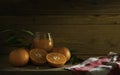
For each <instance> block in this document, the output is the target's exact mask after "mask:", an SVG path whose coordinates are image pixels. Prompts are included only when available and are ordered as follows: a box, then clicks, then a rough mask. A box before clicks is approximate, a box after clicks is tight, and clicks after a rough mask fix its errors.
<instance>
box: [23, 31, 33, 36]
mask: <svg viewBox="0 0 120 75" xmlns="http://www.w3.org/2000/svg"><path fill="white" fill-rule="evenodd" d="M21 31H22V32H25V33H27V34H29V35H31V36H34V33H33V32H31V31H28V30H25V29H22V30H21Z"/></svg>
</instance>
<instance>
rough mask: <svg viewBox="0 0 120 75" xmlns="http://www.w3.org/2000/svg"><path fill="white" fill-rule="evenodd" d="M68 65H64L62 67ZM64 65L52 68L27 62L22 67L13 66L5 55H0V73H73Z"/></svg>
mask: <svg viewBox="0 0 120 75" xmlns="http://www.w3.org/2000/svg"><path fill="white" fill-rule="evenodd" d="M66 66H69V65H65V66H64V67H66ZM64 67H61V68H53V67H50V66H49V65H44V66H35V65H32V64H28V65H26V66H24V67H13V66H11V65H10V64H9V61H8V56H7V55H0V75H73V73H72V72H71V71H68V70H65V69H64Z"/></svg>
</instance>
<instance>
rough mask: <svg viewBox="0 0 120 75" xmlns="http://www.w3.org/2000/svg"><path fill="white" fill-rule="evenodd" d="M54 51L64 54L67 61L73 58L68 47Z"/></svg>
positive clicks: (54, 50)
mask: <svg viewBox="0 0 120 75" xmlns="http://www.w3.org/2000/svg"><path fill="white" fill-rule="evenodd" d="M52 51H53V52H59V53H62V54H64V55H65V56H66V58H67V61H68V60H70V58H71V52H70V50H69V49H68V48H67V47H56V48H54V49H53V50H52Z"/></svg>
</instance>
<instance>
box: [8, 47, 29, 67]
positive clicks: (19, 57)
mask: <svg viewBox="0 0 120 75" xmlns="http://www.w3.org/2000/svg"><path fill="white" fill-rule="evenodd" d="M28 61H29V52H28V51H27V50H26V49H24V48H18V49H15V50H13V51H11V52H10V54H9V62H10V64H12V65H13V66H24V65H26V64H27V63H28Z"/></svg>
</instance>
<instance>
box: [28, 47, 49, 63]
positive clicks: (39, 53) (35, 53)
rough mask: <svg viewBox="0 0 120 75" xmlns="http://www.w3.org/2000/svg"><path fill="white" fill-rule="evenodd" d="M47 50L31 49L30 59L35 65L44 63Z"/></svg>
mask: <svg viewBox="0 0 120 75" xmlns="http://www.w3.org/2000/svg"><path fill="white" fill-rule="evenodd" d="M46 55H47V52H46V51H45V50H42V49H32V50H31V51H30V59H31V61H32V62H33V63H34V64H36V65H42V64H44V63H46Z"/></svg>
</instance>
